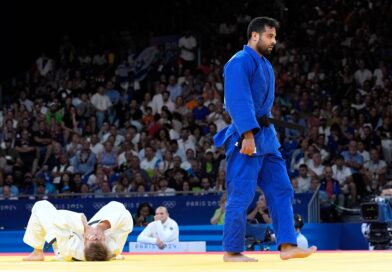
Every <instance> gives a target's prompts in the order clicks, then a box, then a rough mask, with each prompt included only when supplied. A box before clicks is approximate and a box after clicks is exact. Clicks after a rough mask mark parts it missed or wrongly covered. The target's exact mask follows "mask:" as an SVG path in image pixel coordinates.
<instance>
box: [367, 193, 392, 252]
mask: <svg viewBox="0 0 392 272" xmlns="http://www.w3.org/2000/svg"><path fill="white" fill-rule="evenodd" d="M361 217H362V219H363V221H364V223H365V224H364V225H363V230H362V231H363V234H364V236H365V237H366V238H367V240H368V242H369V244H370V246H371V247H372V248H374V249H375V250H385V249H392V196H377V197H374V198H373V199H371V200H370V201H368V202H364V203H362V204H361Z"/></svg>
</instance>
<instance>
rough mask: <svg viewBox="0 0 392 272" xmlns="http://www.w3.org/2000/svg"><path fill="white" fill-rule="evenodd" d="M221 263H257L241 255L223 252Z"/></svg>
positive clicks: (255, 260) (253, 259)
mask: <svg viewBox="0 0 392 272" xmlns="http://www.w3.org/2000/svg"><path fill="white" fill-rule="evenodd" d="M223 261H224V262H258V260H257V259H255V258H250V257H248V256H245V255H243V254H241V253H229V252H225V253H224V254H223Z"/></svg>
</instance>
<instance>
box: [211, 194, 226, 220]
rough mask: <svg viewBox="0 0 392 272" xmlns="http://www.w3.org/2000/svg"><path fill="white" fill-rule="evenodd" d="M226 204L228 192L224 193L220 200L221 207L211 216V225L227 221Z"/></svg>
mask: <svg viewBox="0 0 392 272" xmlns="http://www.w3.org/2000/svg"><path fill="white" fill-rule="evenodd" d="M225 205H226V194H223V195H222V196H221V198H220V200H219V208H217V209H216V210H215V212H214V215H213V216H212V217H211V219H210V222H211V225H223V223H224V222H225Z"/></svg>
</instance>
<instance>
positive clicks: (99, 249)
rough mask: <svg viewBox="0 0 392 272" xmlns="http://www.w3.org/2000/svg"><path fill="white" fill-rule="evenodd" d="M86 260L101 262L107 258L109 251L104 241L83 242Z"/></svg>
mask: <svg viewBox="0 0 392 272" xmlns="http://www.w3.org/2000/svg"><path fill="white" fill-rule="evenodd" d="M84 257H85V258H86V261H92V262H94V261H95V262H102V261H108V260H109V257H110V256H109V251H108V248H107V247H106V245H105V242H104V241H88V242H86V243H85V244H84Z"/></svg>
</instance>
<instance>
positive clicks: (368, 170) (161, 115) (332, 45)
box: [0, 0, 392, 224]
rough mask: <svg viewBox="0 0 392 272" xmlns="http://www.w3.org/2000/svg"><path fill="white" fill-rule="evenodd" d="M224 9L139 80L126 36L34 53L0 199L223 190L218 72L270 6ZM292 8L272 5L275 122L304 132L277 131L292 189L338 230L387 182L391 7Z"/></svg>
mask: <svg viewBox="0 0 392 272" xmlns="http://www.w3.org/2000/svg"><path fill="white" fill-rule="evenodd" d="M218 2H222V3H221V4H222V5H224V6H225V7H227V10H225V9H222V10H221V12H220V13H219V16H217V18H215V20H211V23H210V25H209V27H207V26H206V27H204V28H201V29H200V28H199V29H196V30H193V29H190V31H186V32H184V33H183V34H180V35H179V36H180V37H179V39H178V42H177V49H176V50H174V51H173V50H172V48H166V47H165V46H164V45H162V46H159V47H158V52H157V54H156V59H155V60H154V61H152V62H151V67H150V69H149V71H148V73H146V77H145V78H143V79H140V78H138V75H137V74H135V70H134V69H133V68H132V67H135V63H132V62H133V61H134V55H135V54H137V53H138V52H135V51H134V50H135V47H134V46H132V40H131V41H129V39H126V35H125V36H124V34H122V35H123V40H121V39H120V40H121V42H119V44H117V45H116V46H113V48H106V47H103V48H98V47H97V48H91V47H89V46H87V45H83V44H77V43H76V42H73V41H72V36H69V37H68V36H66V37H64V39H63V41H62V43H61V44H60V46H59V53H58V55H54V56H47V55H45V54H42V55H41V56H39V58H38V59H37V61H36V63H35V64H34V65H33V67H32V68H31V69H30V70H29V71H27V72H26V76H25V77H24V78H23V79H21V80H16V81H15V82H14V83H13V84H12V85H11V86H10V87H9V88H8V89H7V90H5V91H7V94H8V96H5V98H4V100H3V105H1V106H2V112H1V115H0V127H1V131H0V139H1V141H0V142H1V149H0V169H1V172H0V199H17V198H19V197H26V195H30V196H32V195H34V197H35V199H45V198H50V197H51V196H52V195H55V194H60V193H80V194H85V193H97V195H96V197H98V196H114V195H124V194H125V195H126V193H131V192H133V193H134V194H135V195H139V196H144V195H147V194H148V193H149V192H154V194H155V195H159V196H162V195H165V196H168V195H176V193H177V192H182V193H184V194H187V193H190V192H193V193H197V194H209V193H214V192H222V191H224V190H225V160H224V158H225V157H224V151H223V150H222V149H216V148H215V147H214V145H213V136H214V134H215V133H216V132H217V131H219V130H220V129H222V128H223V127H225V126H226V125H227V124H229V123H230V116H229V115H228V114H227V113H226V112H225V111H224V104H223V90H224V86H223V78H222V71H223V66H224V64H225V62H226V61H227V60H228V59H229V58H230V57H231V56H232V55H233V54H234V53H235V52H236V51H238V50H240V49H241V48H242V46H243V45H244V44H246V37H245V35H246V31H245V29H246V26H247V24H248V22H249V21H250V19H251V18H252V17H254V16H260V15H262V13H263V12H262V9H261V8H262V7H259V6H258V5H265V4H262V3H257V1H248V2H247V3H248V4H246V5H243V6H241V8H239V9H237V10H232V9H233V8H234V7H232V8H230V7H229V6H228V5H226V4H224V1H218ZM259 2H261V1H259ZM188 4H190V3H188ZM288 5H289V6H288V8H289V11H288V12H286V13H279V7H274V8H271V10H272V11H273V13H274V14H276V17H277V18H278V19H279V20H280V21H281V24H282V28H281V30H280V31H279V35H278V44H277V46H276V48H275V52H274V54H273V55H271V57H269V59H270V61H271V62H272V64H273V67H274V69H275V75H276V100H275V103H274V107H273V109H272V113H273V117H274V118H275V119H279V120H283V121H287V122H291V123H296V124H299V125H301V126H303V127H304V133H301V131H297V130H294V129H292V128H284V127H276V130H277V133H278V134H279V137H280V140H281V143H282V154H283V156H284V158H285V159H286V162H287V168H288V171H289V175H290V178H291V179H292V185H293V188H294V190H295V192H296V193H305V192H310V193H311V192H315V191H316V190H317V188H318V187H319V186H320V197H321V203H322V208H323V210H326V212H324V213H323V215H325V216H324V217H323V219H324V221H331V220H337V218H338V216H339V213H338V212H336V210H335V206H336V204H338V205H342V206H346V207H350V206H355V205H356V204H358V203H360V201H361V200H362V199H363V198H364V197H365V196H367V195H369V194H372V193H377V192H378V190H379V189H380V187H381V186H383V185H385V184H386V183H388V182H390V181H391V174H392V173H391V166H392V134H391V133H392V132H391V128H392V119H391V118H392V82H391V72H392V70H391V68H392V67H391V66H390V63H392V62H391V61H392V40H391V35H390V27H389V26H390V25H392V22H391V20H392V19H391V16H388V14H390V12H391V11H392V5H391V2H390V1H386V0H373V1H372V0H369V1H358V2H357V1H344V0H336V1H322V0H318V1H313V2H312V3H311V4H309V3H308V2H307V1H295V5H296V6H295V7H294V6H290V5H293V4H288ZM236 8H237V7H236ZM294 10H296V11H295V12H294ZM233 14H234V15H235V16H233ZM224 15H227V16H226V17H225V16H224ZM200 16H203V15H200ZM204 16H205V15H204ZM271 16H272V15H271ZM193 31H197V32H198V33H197V35H196V33H194V32H193ZM126 41H128V42H129V43H127V42H126ZM201 41H203V42H202V43H201ZM119 45H121V46H119ZM147 46H148V44H146V45H145V47H147ZM173 52H174V53H175V54H173ZM3 96H4V94H3ZM81 197H87V195H86V196H83V195H81ZM332 210H333V211H335V212H331V211H332ZM140 224H142V223H140Z"/></svg>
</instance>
